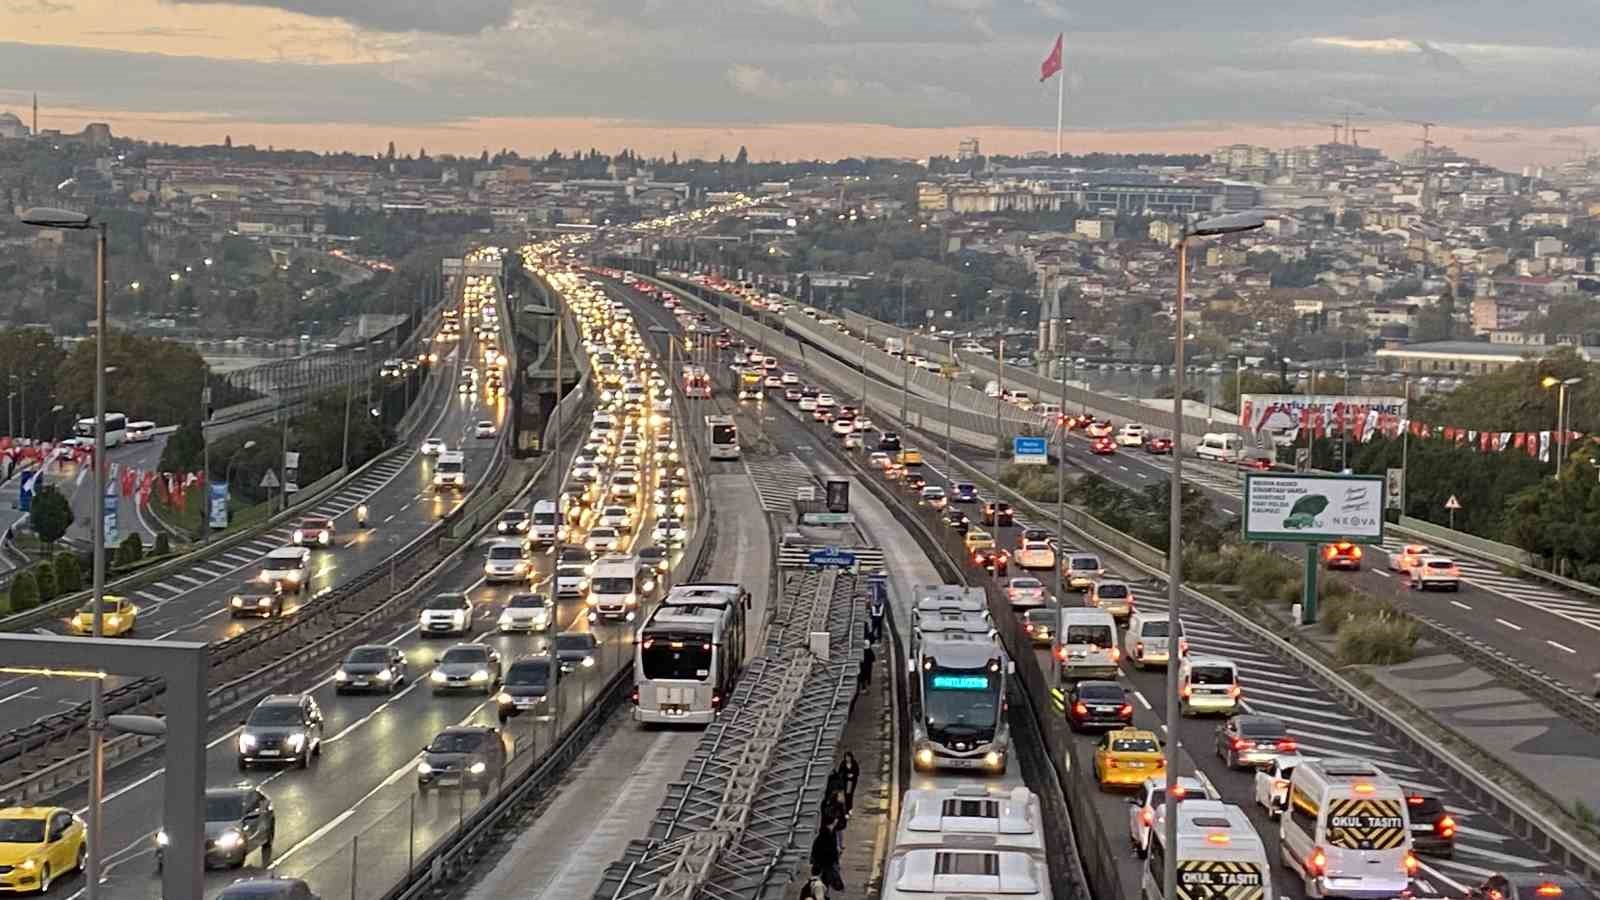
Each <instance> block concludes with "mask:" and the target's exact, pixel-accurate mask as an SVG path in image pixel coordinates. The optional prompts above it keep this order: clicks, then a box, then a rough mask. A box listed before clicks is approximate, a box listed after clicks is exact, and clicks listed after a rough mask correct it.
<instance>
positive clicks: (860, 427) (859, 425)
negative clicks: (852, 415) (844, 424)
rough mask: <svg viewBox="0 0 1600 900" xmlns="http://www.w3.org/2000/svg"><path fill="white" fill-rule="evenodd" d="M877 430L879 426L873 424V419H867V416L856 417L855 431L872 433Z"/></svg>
mask: <svg viewBox="0 0 1600 900" xmlns="http://www.w3.org/2000/svg"><path fill="white" fill-rule="evenodd" d="M875 428H877V426H876V425H873V424H872V420H871V419H869V418H867V417H866V416H856V421H855V429H856V431H857V432H862V431H872V430H874V429H875Z"/></svg>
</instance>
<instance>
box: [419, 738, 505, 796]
mask: <svg viewBox="0 0 1600 900" xmlns="http://www.w3.org/2000/svg"><path fill="white" fill-rule="evenodd" d="M506 756H507V754H506V744H505V738H504V737H503V736H502V735H501V734H500V729H498V728H494V727H491V726H488V725H455V726H452V727H450V728H446V729H445V730H443V731H441V732H439V734H438V735H437V736H435V737H434V739H433V740H432V742H430V743H429V744H428V746H426V747H424V748H422V761H421V762H419V763H417V790H418V791H419V792H420V793H423V794H426V793H428V792H429V791H431V790H433V789H434V788H436V787H457V788H469V787H471V788H477V789H478V790H479V791H486V790H488V788H489V785H491V784H494V782H495V779H497V778H499V777H500V774H501V772H502V771H503V770H504V769H505V766H506Z"/></svg>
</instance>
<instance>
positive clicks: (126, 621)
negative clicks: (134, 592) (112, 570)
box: [67, 594, 139, 637]
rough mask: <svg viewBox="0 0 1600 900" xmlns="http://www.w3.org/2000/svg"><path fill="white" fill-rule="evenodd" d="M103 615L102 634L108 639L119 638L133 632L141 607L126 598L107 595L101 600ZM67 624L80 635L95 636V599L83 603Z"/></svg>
mask: <svg viewBox="0 0 1600 900" xmlns="http://www.w3.org/2000/svg"><path fill="white" fill-rule="evenodd" d="M101 615H102V616H103V618H102V619H101V622H100V633H101V634H102V635H104V636H106V637H117V636H119V635H124V634H127V633H129V632H131V631H133V626H134V623H135V622H136V621H138V618H139V607H137V606H134V605H133V604H132V603H130V602H128V600H127V598H125V597H116V596H113V595H111V594H106V595H105V596H104V597H102V598H101ZM67 624H68V625H69V626H71V628H72V630H73V631H74V632H76V633H78V634H94V599H93V598H90V599H88V600H85V601H83V605H82V606H80V607H78V611H77V612H76V613H74V614H73V616H72V618H71V619H70V620H68V623H67Z"/></svg>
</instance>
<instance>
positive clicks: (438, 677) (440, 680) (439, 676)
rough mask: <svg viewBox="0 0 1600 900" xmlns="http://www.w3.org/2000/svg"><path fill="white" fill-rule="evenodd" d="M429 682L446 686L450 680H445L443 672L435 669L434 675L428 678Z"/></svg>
mask: <svg viewBox="0 0 1600 900" xmlns="http://www.w3.org/2000/svg"><path fill="white" fill-rule="evenodd" d="M428 680H430V681H432V682H433V683H434V684H444V683H445V681H447V680H448V679H446V678H445V675H444V673H443V672H441V671H439V670H438V669H434V670H433V673H432V674H431V675H429V676H428Z"/></svg>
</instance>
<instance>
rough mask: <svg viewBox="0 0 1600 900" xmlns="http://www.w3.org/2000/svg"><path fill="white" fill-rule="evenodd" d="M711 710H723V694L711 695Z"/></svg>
mask: <svg viewBox="0 0 1600 900" xmlns="http://www.w3.org/2000/svg"><path fill="white" fill-rule="evenodd" d="M711 708H712V709H721V708H722V695H721V694H712V695H711Z"/></svg>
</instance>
